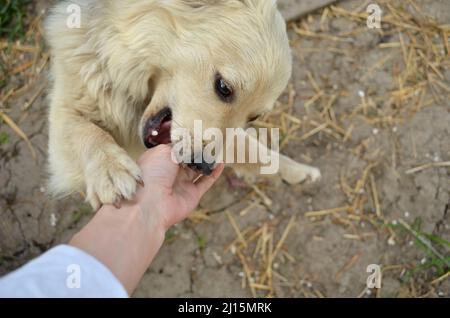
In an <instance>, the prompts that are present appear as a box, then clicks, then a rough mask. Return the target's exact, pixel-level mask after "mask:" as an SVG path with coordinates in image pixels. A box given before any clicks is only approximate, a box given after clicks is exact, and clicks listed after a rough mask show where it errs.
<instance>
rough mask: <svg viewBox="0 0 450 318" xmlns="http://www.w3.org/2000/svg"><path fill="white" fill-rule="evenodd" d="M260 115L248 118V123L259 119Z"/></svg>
mask: <svg viewBox="0 0 450 318" xmlns="http://www.w3.org/2000/svg"><path fill="white" fill-rule="evenodd" d="M261 116H262V115H256V116H253V117H250V119H249V120H248V122H249V123H251V122H254V121H256V120H257V119H258V118H259V117H261Z"/></svg>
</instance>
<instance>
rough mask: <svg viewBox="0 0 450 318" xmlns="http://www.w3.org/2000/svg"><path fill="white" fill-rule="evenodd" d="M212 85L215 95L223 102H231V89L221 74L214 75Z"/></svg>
mask: <svg viewBox="0 0 450 318" xmlns="http://www.w3.org/2000/svg"><path fill="white" fill-rule="evenodd" d="M214 86H215V87H214V88H215V91H216V94H217V96H218V97H219V98H220V99H221V100H222V101H223V102H225V103H231V102H232V101H233V89H232V88H231V86H230V85H229V84H228V83H227V82H225V80H224V79H223V78H222V76H220V75H218V76H217V77H216V82H215V84H214Z"/></svg>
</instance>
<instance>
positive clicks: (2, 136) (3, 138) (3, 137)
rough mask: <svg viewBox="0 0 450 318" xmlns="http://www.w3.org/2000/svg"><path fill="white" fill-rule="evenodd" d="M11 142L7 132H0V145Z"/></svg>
mask: <svg viewBox="0 0 450 318" xmlns="http://www.w3.org/2000/svg"><path fill="white" fill-rule="evenodd" d="M8 143H9V135H8V133H7V132H4V131H2V132H0V146H3V145H7V144H8Z"/></svg>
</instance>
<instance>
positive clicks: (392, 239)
mask: <svg viewBox="0 0 450 318" xmlns="http://www.w3.org/2000/svg"><path fill="white" fill-rule="evenodd" d="M388 244H389V245H390V246H394V245H395V240H394V238H393V237H390V238H389V239H388Z"/></svg>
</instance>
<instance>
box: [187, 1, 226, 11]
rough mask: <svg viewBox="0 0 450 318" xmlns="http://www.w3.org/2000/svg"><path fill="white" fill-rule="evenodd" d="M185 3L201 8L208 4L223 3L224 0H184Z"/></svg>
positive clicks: (194, 7)
mask: <svg viewBox="0 0 450 318" xmlns="http://www.w3.org/2000/svg"><path fill="white" fill-rule="evenodd" d="M183 2H184V4H185V5H187V6H189V7H191V8H193V9H199V8H202V7H206V6H213V5H216V4H220V3H223V2H224V0H183Z"/></svg>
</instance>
